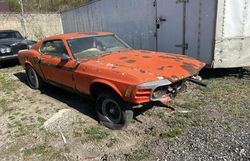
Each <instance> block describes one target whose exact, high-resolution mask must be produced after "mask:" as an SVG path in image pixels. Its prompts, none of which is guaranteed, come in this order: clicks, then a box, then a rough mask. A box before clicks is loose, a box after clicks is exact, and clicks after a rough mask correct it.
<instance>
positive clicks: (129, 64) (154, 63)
mask: <svg viewBox="0 0 250 161" xmlns="http://www.w3.org/2000/svg"><path fill="white" fill-rule="evenodd" d="M93 61H94V62H95V63H94V64H95V66H98V68H107V67H108V68H110V69H111V70H114V71H116V72H120V73H124V74H128V75H132V76H134V77H138V78H140V79H141V81H142V82H147V81H154V80H159V79H168V80H170V81H171V82H176V81H178V80H181V79H184V78H187V77H190V76H193V75H196V74H198V72H199V71H200V70H201V69H202V68H203V67H204V66H205V64H204V63H203V62H201V61H199V60H196V59H194V58H190V57H187V56H184V55H179V54H168V53H161V52H151V51H143V50H127V51H120V52H112V53H110V54H107V55H104V56H102V57H98V58H96V59H95V60H91V62H92V63H93Z"/></svg>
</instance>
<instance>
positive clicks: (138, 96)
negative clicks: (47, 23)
mask: <svg viewBox="0 0 250 161" xmlns="http://www.w3.org/2000/svg"><path fill="white" fill-rule="evenodd" d="M18 58H19V61H20V63H21V65H22V66H23V67H24V69H25V70H26V75H27V82H28V85H29V86H30V87H31V88H33V89H40V88H42V87H43V86H44V85H45V84H46V83H50V84H53V85H56V86H60V87H64V88H66V89H70V90H72V91H75V92H77V93H81V94H86V95H88V96H91V97H92V98H94V99H95V101H96V110H97V114H98V117H99V119H100V121H101V122H102V123H103V124H104V125H105V126H107V127H110V128H113V129H116V128H121V127H123V126H124V125H125V123H126V121H127V118H128V117H131V116H133V112H132V107H133V106H134V105H143V104H146V103H162V104H166V103H167V102H169V101H170V100H171V99H172V98H173V97H175V96H176V94H177V93H178V92H180V91H182V90H183V89H184V88H185V87H186V86H185V82H186V81H187V80H188V81H192V82H194V83H197V84H201V85H203V84H202V83H201V82H200V81H199V80H197V79H195V78H197V77H198V76H197V74H198V72H199V71H200V70H201V69H202V68H203V67H204V65H205V64H204V63H202V62H200V61H198V60H196V59H193V58H189V57H187V56H184V55H177V54H167V53H161V52H151V51H144V50H133V49H132V48H131V47H129V46H128V45H127V44H126V43H125V42H123V41H122V40H121V39H119V38H118V37H117V36H116V35H114V34H112V33H108V32H96V33H71V34H63V35H57V36H51V37H48V38H45V39H44V40H43V41H40V42H38V43H36V44H35V45H34V46H33V47H32V48H31V49H29V50H22V51H20V52H19V55H18Z"/></svg>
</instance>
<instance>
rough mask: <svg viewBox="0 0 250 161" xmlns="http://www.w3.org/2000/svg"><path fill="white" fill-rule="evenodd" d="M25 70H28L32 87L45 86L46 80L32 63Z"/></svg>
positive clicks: (27, 73) (28, 78) (29, 83)
mask: <svg viewBox="0 0 250 161" xmlns="http://www.w3.org/2000/svg"><path fill="white" fill-rule="evenodd" d="M25 71H26V77H27V82H28V85H29V86H30V88H32V89H41V88H43V87H44V86H45V82H44V81H43V80H42V78H41V77H40V76H39V75H38V74H37V73H36V71H35V70H34V69H33V68H32V67H31V66H30V65H27V66H26V70H25Z"/></svg>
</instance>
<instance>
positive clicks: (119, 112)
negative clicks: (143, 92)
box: [96, 91, 133, 129]
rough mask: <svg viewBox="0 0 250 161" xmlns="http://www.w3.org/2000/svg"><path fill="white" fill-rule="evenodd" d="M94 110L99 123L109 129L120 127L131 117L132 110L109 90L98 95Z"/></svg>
mask: <svg viewBox="0 0 250 161" xmlns="http://www.w3.org/2000/svg"><path fill="white" fill-rule="evenodd" d="M96 110H97V115H98V118H99V121H100V123H101V124H103V125H104V126H106V127H108V128H111V129H121V128H123V127H125V126H126V125H127V124H128V122H129V121H130V120H131V119H132V118H133V112H132V110H130V109H129V107H128V105H127V104H126V103H125V102H124V101H123V100H122V99H121V98H120V96H119V95H117V94H116V93H114V92H111V91H106V92H103V93H101V94H99V95H98V97H97V99H96Z"/></svg>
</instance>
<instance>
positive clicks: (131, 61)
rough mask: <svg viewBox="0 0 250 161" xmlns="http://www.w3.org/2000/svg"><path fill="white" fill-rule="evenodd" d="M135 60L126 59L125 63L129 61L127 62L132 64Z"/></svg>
mask: <svg viewBox="0 0 250 161" xmlns="http://www.w3.org/2000/svg"><path fill="white" fill-rule="evenodd" d="M135 62H136V60H127V61H126V63H129V64H132V63H135Z"/></svg>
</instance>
